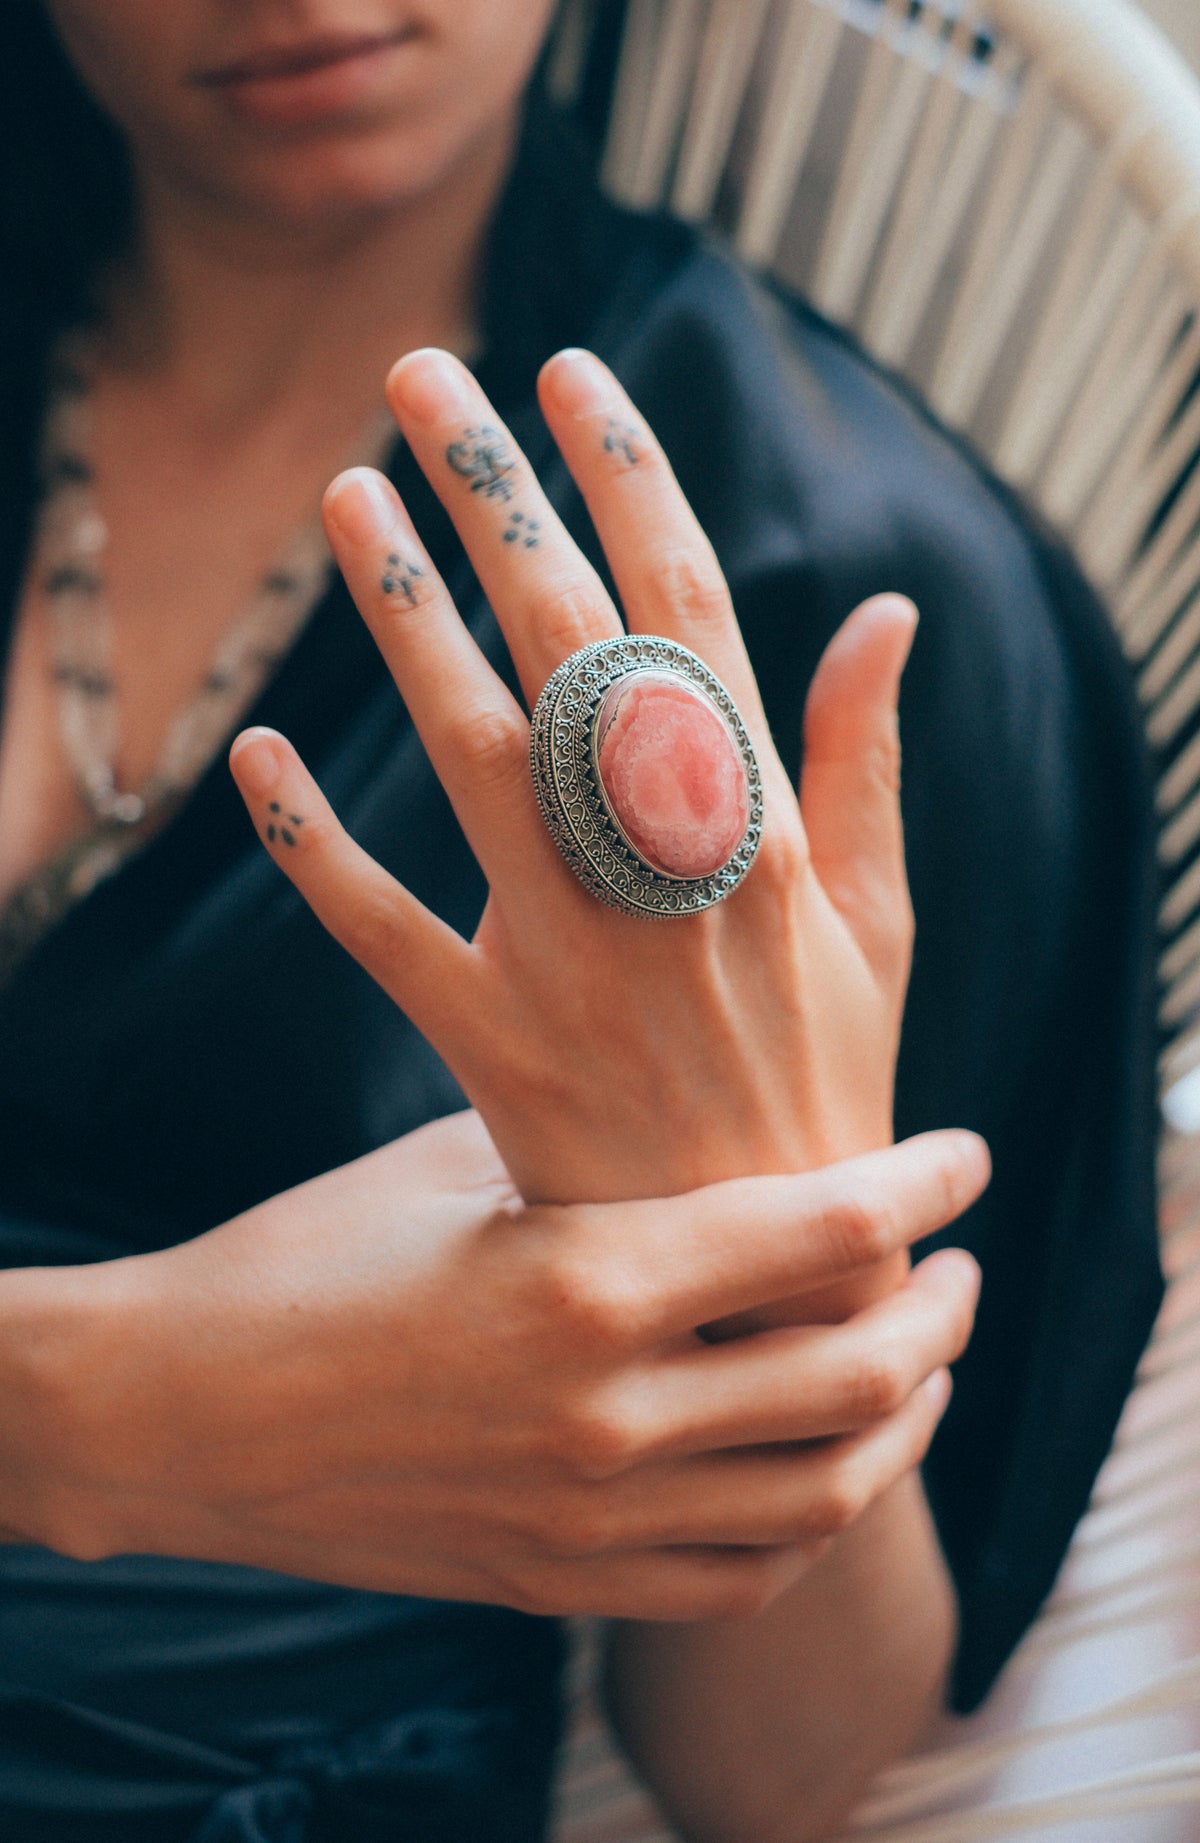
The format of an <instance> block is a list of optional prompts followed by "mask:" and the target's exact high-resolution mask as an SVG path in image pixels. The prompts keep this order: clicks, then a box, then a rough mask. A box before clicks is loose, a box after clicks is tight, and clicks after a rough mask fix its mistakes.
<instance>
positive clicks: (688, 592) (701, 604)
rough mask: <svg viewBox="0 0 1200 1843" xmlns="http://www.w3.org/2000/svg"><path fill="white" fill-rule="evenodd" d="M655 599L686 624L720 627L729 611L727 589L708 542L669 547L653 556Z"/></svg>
mask: <svg viewBox="0 0 1200 1843" xmlns="http://www.w3.org/2000/svg"><path fill="white" fill-rule="evenodd" d="M654 584H655V594H656V597H657V599H658V600H659V601H660V602H661V603H662V604H663V605H664V606H666V607H668V608H670V610H671V611H672V613H673V614H674V615H675V616H676V617H678V616H679V615H682V616H683V617H684V619H685V620H686V621H687V623H688V625H689V627H692V628H699V629H701V630H703V629H705V628H714V627H715V628H723V627H724V626H726V625H727V624H728V622H729V619H730V615H731V608H730V601H729V590H728V589H727V588H726V586H725V578H724V577H723V576H722V574H721V571H720V567H719V566H718V564H717V560H716V558H715V557H714V556H713V554H712V552H711V550H709V549H708V548H707V546H702V545H699V544H697V545H695V546H692V547H689V548H688V549H687V550H669V551H667V552H666V553H665V554H664V555H662V556H660V557H656V558H655V564H654Z"/></svg>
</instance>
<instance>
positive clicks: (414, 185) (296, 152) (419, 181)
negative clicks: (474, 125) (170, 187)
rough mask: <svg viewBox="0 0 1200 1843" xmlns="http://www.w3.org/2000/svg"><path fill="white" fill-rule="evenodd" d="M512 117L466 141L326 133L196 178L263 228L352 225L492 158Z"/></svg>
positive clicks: (214, 197) (502, 146)
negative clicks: (499, 128) (445, 142)
mask: <svg viewBox="0 0 1200 1843" xmlns="http://www.w3.org/2000/svg"><path fill="white" fill-rule="evenodd" d="M510 134H511V129H510V124H508V123H505V124H504V127H503V131H502V133H496V132H493V133H491V134H489V135H488V136H486V137H482V138H481V139H480V140H478V141H476V142H474V143H473V144H472V145H470V146H469V147H467V148H465V149H464V148H463V147H462V146H461V145H455V144H453V143H451V144H450V145H447V146H441V145H439V144H437V143H436V142H434V143H432V144H431V140H430V137H429V135H428V134H415V133H406V132H399V133H397V132H395V131H390V132H389V131H387V130H384V131H378V132H374V133H363V134H357V135H352V136H351V135H347V136H345V137H340V138H336V139H335V138H334V137H328V138H324V139H322V140H315V139H314V141H313V142H312V143H311V144H309V145H307V146H305V145H296V144H294V143H293V144H292V145H290V146H287V147H280V148H278V149H275V150H267V151H265V152H260V153H259V155H258V158H256V159H255V160H254V161H253V162H251V163H249V164H246V163H239V164H237V165H236V166H234V167H233V168H232V170H230V171H228V172H226V173H225V174H221V175H216V174H213V173H211V171H210V172H208V173H206V174H205V175H204V178H203V180H201V181H200V182H199V189H200V190H202V191H203V192H204V193H205V194H206V195H207V197H208V198H209V200H210V201H212V202H217V203H219V204H220V205H222V206H223V207H224V208H225V210H226V211H228V212H229V214H230V215H231V216H234V217H237V218H240V219H243V220H245V221H249V222H253V223H255V224H257V225H259V226H261V228H262V229H263V230H264V231H272V230H274V231H277V232H284V233H287V232H291V233H296V234H302V233H305V232H328V231H336V230H338V229H345V230H351V229H353V227H354V226H355V225H356V224H369V223H371V222H373V221H375V220H377V219H378V218H380V217H382V216H387V215H389V214H391V213H393V212H396V211H403V210H404V209H405V208H406V207H409V206H413V205H417V204H419V203H420V202H421V201H422V200H423V199H425V198H426V197H428V196H429V195H430V194H431V193H433V192H435V191H437V190H439V189H440V188H442V187H444V186H446V185H447V184H450V183H452V182H453V180H454V178H455V177H456V176H457V174H458V173H459V172H463V173H465V172H466V171H467V170H468V169H469V168H471V167H473V166H475V165H476V164H477V163H479V162H481V161H484V162H487V164H488V165H489V166H493V165H495V164H496V163H497V162H498V161H499V160H500V159H501V158H502V150H506V149H507V146H508V143H509V140H510Z"/></svg>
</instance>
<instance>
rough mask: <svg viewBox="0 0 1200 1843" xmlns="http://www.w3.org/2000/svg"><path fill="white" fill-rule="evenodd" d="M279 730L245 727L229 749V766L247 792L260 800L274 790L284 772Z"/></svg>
mask: <svg viewBox="0 0 1200 1843" xmlns="http://www.w3.org/2000/svg"><path fill="white" fill-rule="evenodd" d="M281 741H282V738H281V737H280V736H279V734H278V732H277V731H276V730H267V729H253V730H243V731H242V733H241V735H240V736H236V737H235V738H234V741H233V746H232V747H231V749H230V751H229V766H230V768H231V769H232V770H233V772H234V775H235V776H236V778H237V784H238V786H239V787H240V788H241V790H242V792H243V793H244V794H249V795H250V796H251V797H252V798H253V799H257V800H261V799H263V798H264V797H265V796H266V795H267V794H269V793H271V792H272V790H273V789H274V788H275V786H276V784H277V783H278V780H279V776H280V774H281V773H282V771H283V762H282V760H281V759H280V755H279V749H278V745H279V743H280V742H281Z"/></svg>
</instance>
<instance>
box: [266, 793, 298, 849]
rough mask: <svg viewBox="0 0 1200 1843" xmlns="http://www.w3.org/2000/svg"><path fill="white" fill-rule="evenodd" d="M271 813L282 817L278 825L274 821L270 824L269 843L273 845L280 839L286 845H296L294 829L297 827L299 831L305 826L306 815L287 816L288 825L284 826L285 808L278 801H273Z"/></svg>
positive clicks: (292, 814)
mask: <svg viewBox="0 0 1200 1843" xmlns="http://www.w3.org/2000/svg"><path fill="white" fill-rule="evenodd" d="M269 811H271V812H272V813H277V814H279V815H281V817H280V820H279V824H278V825H276V824H275V823H274V821H272V822H271V823H269V824H268V826H267V843H268V844H271V845H273V844H274V843H275V840H276V837H279V838H281V839H282V840H283V842H284V844H285V845H294V844H295V842H296V831H294V830H293V829H292V828H293V827H295V828H296V830H298V829H299V828H300V827H301V826H302V825H303V824H304V815H303V814H302V813H289V814H288V815H287V819H288V823H287V825H284V823H283V819H282V814H283V807H282V805H281V803H280V802H279V801H278V800H272V801H271V804H270V808H269Z"/></svg>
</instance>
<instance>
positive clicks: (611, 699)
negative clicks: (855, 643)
mask: <svg viewBox="0 0 1200 1843" xmlns="http://www.w3.org/2000/svg"><path fill="white" fill-rule="evenodd" d="M635 692H636V693H638V695H631V694H633V693H635ZM639 725H640V728H639ZM689 752H690V754H689ZM529 755H530V766H531V769H532V772H533V785H534V789H535V792H536V794H537V800H538V805H539V806H540V808H541V811H542V817H543V818H544V819H545V821H546V825H547V827H548V828H549V831H550V836H551V837H552V838H553V840H554V842H555V844H556V845H557V846H558V848H559V850H560V851H561V852H562V854H563V857H564V858H565V859H566V861H567V863H568V864H569V865H570V867H571V869H572V870H573V871H574V873H575V875H576V876H577V877H578V878H579V880H580V882H581V883H583V884H584V885H585V887H586V888H587V889H589V890H590V891H591V893H592V894H593V895H594V896H598V897H599V898H600V900H601V902H606V903H608V904H609V905H610V906H611V907H612V908H614V909H621V910H623V911H624V912H625V913H626V914H629V915H695V914H698V913H699V911H700V910H702V909H708V908H711V907H712V905H713V903H715V902H722V901H723V900H724V899H725V897H726V896H728V895H731V894H732V892H733V891H734V890H735V889H736V888H737V886H738V884H739V883H740V882H741V881H742V879H743V877H744V876H745V875H746V872H747V871H748V870H749V869H750V866H751V864H752V863H753V861H754V854H755V852H756V851H757V850H758V845H759V840H760V838H761V836H762V812H763V800H762V780H761V777H760V775H759V771H758V763H757V762H756V761H755V759H754V750H753V748H752V746H751V743H750V738H749V736H748V735H747V734H746V729H745V725H744V724H743V722H742V720H741V717H740V716H739V715H738V711H737V706H736V705H735V704H734V701H733V699H732V698H731V697H730V695H729V693H728V692H727V691H726V689H725V687H724V685H722V683H721V681H720V679H718V678H716V677H715V676H714V674H713V673H712V672H710V671H709V669H708V667H707V666H706V665H705V664H704V662H703V660H701V659H697V657H696V655H695V654H694V653H690V652H689V651H688V649H687V648H686V647H685V646H677V645H676V644H675V643H674V641H672V640H662V639H658V638H657V637H655V636H653V635H643V634H622V635H621V636H620V637H619V638H618V639H615V640H597V641H594V642H593V644H592V645H591V646H585V647H581V648H580V650H579V652H577V653H572V655H571V657H570V658H569V659H566V660H564V661H563V663H562V665H560V666H559V668H558V670H557V671H556V672H555V673H554V674H553V676H552V677H551V678H550V679H549V680H548V681H547V683H546V686H545V689H544V690H543V692H542V695H541V697H540V698H539V699H538V701H537V704H536V706H535V708H534V712H533V725H532V733H531V736H530V743H529ZM689 761H691V762H692V763H693V766H694V768H695V773H694V774H693V775H692V780H693V782H694V783H695V785H694V789H693V790H690V791H689V792H688V793H687V795H686V799H687V800H690V801H691V802H692V805H689V806H688V807H687V813H686V814H685V820H686V819H687V818H688V816H689V815H690V814H691V812H692V810H693V806H694V805H695V804H696V803H697V802H698V805H699V811H700V817H699V818H698V819H697V820H696V822H695V824H692V825H691V826H690V829H689V824H688V823H684V822H680V823H675V822H674V820H673V819H672V816H671V815H672V812H674V811H678V810H679V802H680V800H681V798H684V796H682V795H681V794H680V792H679V777H680V775H683V776H685V778H686V775H687V773H688V772H689V768H688V763H689ZM634 774H636V775H638V776H640V793H641V795H642V808H641V810H640V811H635V810H634V803H633V802H632V800H631V797H630V794H631V787H632V785H633V783H632V782H631V780H630V776H631V775H634ZM659 787H661V788H662V799H663V802H665V804H660V807H659V809H658V817H657V829H656V819H655V815H654V814H653V813H652V814H650V815H649V817H647V812H646V799H645V796H646V794H647V791H648V793H649V796H650V802H649V803H650V805H651V806H653V805H654V796H655V793H656V789H658V788H659ZM706 799H707V800H708V805H707V807H706V806H705V800H706ZM672 801H674V803H675V804H674V807H672ZM706 812H707V813H708V814H709V818H708V819H707V820H706V819H705V818H704V814H705V813H706ZM714 813H715V814H716V817H715V819H714V818H713V817H712V815H713V814H714Z"/></svg>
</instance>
